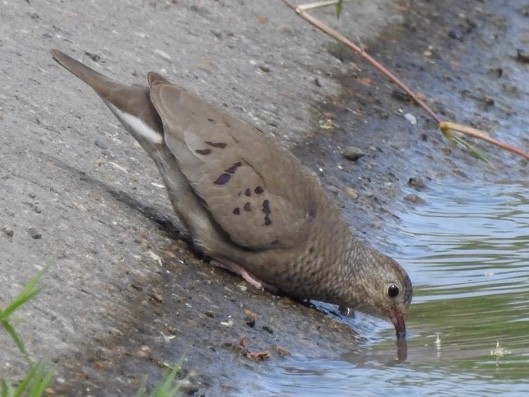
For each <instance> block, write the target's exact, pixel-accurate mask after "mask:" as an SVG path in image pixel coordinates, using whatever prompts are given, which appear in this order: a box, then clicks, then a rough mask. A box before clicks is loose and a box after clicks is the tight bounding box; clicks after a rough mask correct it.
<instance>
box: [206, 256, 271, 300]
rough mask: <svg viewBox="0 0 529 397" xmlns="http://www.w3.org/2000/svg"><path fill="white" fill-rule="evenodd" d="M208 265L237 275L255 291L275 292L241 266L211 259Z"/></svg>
mask: <svg viewBox="0 0 529 397" xmlns="http://www.w3.org/2000/svg"><path fill="white" fill-rule="evenodd" d="M210 263H211V264H212V265H214V266H217V267H221V268H223V269H226V270H229V271H230V272H233V273H235V274H238V275H239V276H241V277H242V278H243V279H244V280H246V281H247V282H248V283H249V284H251V285H253V286H254V287H255V288H257V289H261V290H262V289H266V290H268V291H270V292H272V293H276V292H277V287H275V286H273V285H271V284H268V283H266V282H264V281H262V280H260V279H259V278H257V277H256V276H254V275H253V274H252V273H250V272H249V271H248V270H246V269H245V268H244V267H242V266H241V265H239V264H237V263H235V262H231V261H229V260H226V259H222V260H217V259H212V260H211V262H210Z"/></svg>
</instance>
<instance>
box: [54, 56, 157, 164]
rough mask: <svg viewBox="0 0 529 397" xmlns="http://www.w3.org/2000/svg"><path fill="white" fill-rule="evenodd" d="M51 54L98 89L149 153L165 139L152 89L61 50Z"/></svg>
mask: <svg viewBox="0 0 529 397" xmlns="http://www.w3.org/2000/svg"><path fill="white" fill-rule="evenodd" d="M51 54H52V56H53V59H54V60H55V61H57V62H58V63H59V64H60V65H61V66H63V67H64V68H65V69H67V70H68V71H70V72H71V73H73V74H74V75H75V76H77V77H78V78H79V79H81V80H82V81H84V82H85V83H86V84H88V85H89V86H90V87H92V88H93V89H94V91H95V92H96V93H97V94H98V95H99V96H100V97H101V99H103V101H104V102H105V104H106V105H107V106H108V107H109V108H110V110H111V111H112V113H114V114H115V115H116V117H117V118H118V119H119V121H121V123H122V124H123V125H124V126H125V127H126V128H127V130H128V131H129V132H130V133H131V134H132V136H133V137H134V138H135V139H136V140H137V141H138V142H139V143H140V145H141V146H142V147H143V148H144V149H145V150H146V151H147V152H148V153H149V154H152V153H153V151H155V150H156V145H158V144H162V143H163V142H164V140H163V125H162V120H161V119H160V115H159V114H158V112H157V111H156V109H155V108H154V106H153V104H152V101H151V97H150V88H148V87H141V86H135V85H133V86H127V85H124V84H121V83H118V82H116V81H114V80H111V79H109V78H108V77H106V76H104V75H102V74H101V73H99V72H96V71H95V70H93V69H91V68H89V67H88V66H86V65H84V64H82V63H81V62H79V61H76V60H75V59H73V58H72V57H70V56H68V55H66V54H64V53H63V52H61V51H59V50H56V49H53V50H51ZM152 76H153V77H152V79H153V80H154V79H155V80H156V83H157V84H158V83H162V82H164V81H165V82H167V80H165V79H164V78H163V77H162V76H159V75H156V74H152ZM156 76H157V77H156ZM149 83H150V84H151V78H150V79H149Z"/></svg>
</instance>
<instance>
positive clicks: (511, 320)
mask: <svg viewBox="0 0 529 397" xmlns="http://www.w3.org/2000/svg"><path fill="white" fill-rule="evenodd" d="M449 185H450V184H449V183H446V182H445V183H443V186H440V187H439V189H438V190H436V188H435V187H430V189H429V190H428V191H426V192H423V193H422V198H423V199H424V200H425V202H426V204H425V205H423V206H418V207H417V208H415V209H414V210H412V211H410V212H409V213H406V214H401V215H400V218H401V219H402V222H401V223H400V224H399V225H395V226H394V227H395V228H397V227H398V228H399V230H388V231H387V232H386V235H387V236H392V238H393V241H390V244H391V246H392V247H400V251H398V252H397V254H396V255H395V257H396V259H398V260H399V261H400V262H401V263H402V264H403V265H404V266H405V268H406V269H407V271H408V272H409V273H410V276H411V278H412V280H413V281H414V291H415V295H414V301H413V303H412V306H411V312H410V316H409V318H408V342H407V346H406V345H405V344H404V345H401V346H398V345H397V346H395V337H394V333H393V330H392V329H391V328H390V327H388V326H387V324H386V323H385V322H384V321H382V320H377V319H374V318H373V317H370V316H363V315H361V314H357V315H356V316H355V318H353V319H346V318H342V321H346V322H351V323H352V326H353V327H354V328H355V329H357V330H358V331H359V333H361V334H362V335H367V336H366V339H365V340H364V345H363V346H360V349H359V350H360V351H358V350H357V351H355V352H351V353H350V354H346V355H344V356H343V357H341V360H327V359H325V358H322V357H310V354H307V356H308V357H307V356H303V357H290V358H288V359H286V360H285V361H283V362H280V363H278V367H277V368H276V370H275V371H274V372H273V374H270V373H267V374H266V376H264V375H263V377H259V376H257V378H256V379H255V380H254V381H252V382H250V383H249V384H248V385H246V387H247V388H246V389H245V390H243V391H242V394H241V395H246V394H249V393H250V392H255V391H256V390H259V391H261V392H262V393H260V394H262V395H267V396H287V395H288V396H326V395H329V396H349V395H362V396H380V395H386V394H387V395H392V396H398V395H402V396H425V395H435V396H436V397H437V396H439V395H446V396H452V395H465V396H495V395H497V394H502V395H504V394H505V393H508V394H509V395H520V396H525V395H527V390H528V389H527V387H528V386H527V381H528V379H529V341H528V339H527V336H528V335H529V194H526V192H527V191H528V189H527V188H528V187H529V186H522V185H516V184H514V185H513V184H510V185H492V186H466V187H465V186H461V185H459V186H457V188H454V189H453V190H450V188H447V186H449ZM318 306H320V305H319V304H318ZM319 308H320V309H322V308H323V309H325V307H324V306H321V307H319ZM377 330H378V331H377ZM369 335H373V336H372V337H370V336H369ZM397 343H398V342H397ZM406 355H407V359H405V357H406ZM403 358H404V360H402V359H403Z"/></svg>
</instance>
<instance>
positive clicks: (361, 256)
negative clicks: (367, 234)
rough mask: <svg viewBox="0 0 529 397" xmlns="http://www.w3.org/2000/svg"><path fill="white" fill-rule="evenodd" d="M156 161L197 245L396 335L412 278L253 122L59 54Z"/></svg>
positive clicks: (263, 279)
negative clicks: (382, 322) (387, 325)
mask: <svg viewBox="0 0 529 397" xmlns="http://www.w3.org/2000/svg"><path fill="white" fill-rule="evenodd" d="M52 55H53V58H54V59H55V60H56V61H57V62H58V63H59V64H61V65H62V66H64V67H65V68H66V69H68V70H69V71H70V72H72V73H73V74H74V75H76V76H77V77H78V78H80V79H81V80H83V81H84V82H85V83H87V84H88V85H89V86H90V87H92V88H93V89H94V90H95V92H96V93H97V94H98V95H99V96H100V97H101V99H102V100H103V101H104V102H105V104H106V105H107V106H108V107H109V108H110V110H111V111H112V113H114V115H115V116H116V117H117V118H118V119H119V121H120V122H121V123H122V124H123V125H124V126H125V128H126V129H127V131H128V132H129V133H130V134H131V135H132V136H133V137H134V138H135V139H136V140H137V141H138V142H139V144H140V145H141V146H142V147H143V148H144V149H145V150H146V151H147V153H148V154H149V156H150V157H151V158H152V159H153V160H154V162H155V163H156V166H157V167H158V170H159V171H160V174H161V176H162V179H163V182H164V184H165V187H166V189H167V193H168V195H169V199H170V200H171V204H172V205H173V208H174V210H175V212H176V214H177V215H178V217H179V218H180V219H181V220H182V221H183V223H184V224H185V226H186V227H187V228H188V231H189V233H190V235H191V237H192V238H193V242H194V244H195V245H196V247H199V248H200V249H201V250H203V251H204V253H206V254H207V256H209V257H210V258H212V263H214V264H216V265H218V266H221V267H223V268H226V269H229V270H231V271H232V272H235V273H237V274H239V275H241V276H242V277H244V279H245V280H247V281H248V282H249V283H251V284H253V285H255V286H257V287H260V288H266V289H268V290H270V291H273V292H275V291H278V292H281V293H284V294H286V295H289V296H291V297H293V298H296V299H315V300H320V301H325V302H329V303H334V304H338V305H340V306H342V307H348V308H352V309H354V310H360V311H362V312H365V313H369V314H373V315H376V316H380V317H383V318H386V319H389V320H390V321H391V322H392V323H393V325H394V326H395V330H396V333H397V337H398V338H402V337H404V336H405V333H406V327H405V323H404V316H405V313H406V310H407V308H408V306H409V304H410V302H411V298H412V286H411V281H410V279H409V277H408V275H407V274H406V272H405V271H404V269H402V267H401V266H400V265H399V264H398V263H397V262H395V261H394V260H393V259H391V258H389V257H387V256H385V255H383V254H381V253H379V252H377V251H375V250H373V249H372V248H370V247H369V246H368V245H366V244H365V243H364V242H362V241H361V240H358V239H357V238H356V237H354V235H353V234H352V233H351V231H350V230H349V228H348V226H347V224H346V222H345V220H344V219H343V217H342V215H341V213H340V211H339V210H338V208H337V207H336V205H335V204H334V203H332V202H331V201H330V200H329V199H328V198H327V196H326V195H325V193H324V191H323V189H322V187H321V186H320V184H319V183H318V181H317V180H316V179H315V177H314V176H312V175H311V174H310V173H309V172H308V171H307V170H306V169H305V168H304V167H303V165H302V164H301V163H300V161H299V160H298V159H297V158H295V157H294V156H293V155H292V154H290V153H289V152H288V151H286V150H285V149H283V148H282V147H281V146H280V145H278V144H277V143H276V142H274V141H273V140H271V139H270V138H268V137H266V136H265V134H263V133H262V132H261V131H259V130H258V129H257V128H255V127H253V126H252V125H250V124H248V123H246V122H244V121H241V120H238V119H236V118H234V117H233V116H231V115H229V114H228V113H226V112H225V111H223V110H220V109H219V108H216V107H214V106H212V105H209V104H208V103H206V102H205V101H203V100H202V99H200V98H198V97H197V96H195V95H193V94H191V93H190V92H188V91H186V90H184V89H183V88H180V87H178V86H175V85H173V84H171V83H170V82H169V81H167V80H166V79H165V78H164V77H162V76H161V75H159V74H157V73H152V72H151V73H149V74H148V75H147V81H148V84H149V86H148V87H143V86H136V85H133V86H126V85H123V84H120V83H117V82H115V81H112V80H110V79H108V78H107V77H105V76H103V75H101V74H99V73H98V72H96V71H94V70H92V69H90V68H88V67H87V66H85V65H83V64H81V63H79V62H78V61H76V60H74V59H73V58H71V57H69V56H67V55H65V54H63V53H62V52H60V51H58V50H52Z"/></svg>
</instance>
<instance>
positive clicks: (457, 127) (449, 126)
mask: <svg viewBox="0 0 529 397" xmlns="http://www.w3.org/2000/svg"><path fill="white" fill-rule="evenodd" d="M336 2H337V1H336V0H327V1H318V2H314V3H310V4H304V5H299V6H296V5H293V4H291V3H290V2H289V1H288V0H283V3H285V5H286V6H287V7H289V8H290V9H292V10H293V11H294V12H295V13H296V14H297V15H299V16H300V17H301V18H303V19H304V20H305V21H307V22H309V23H310V24H311V25H313V26H314V27H316V28H318V29H319V30H321V31H322V32H324V33H325V34H327V35H329V36H331V37H333V38H334V39H336V40H338V41H339V42H340V43H342V44H344V45H345V46H347V47H348V48H350V49H351V50H352V51H353V52H355V53H357V54H358V55H360V56H361V57H362V58H363V59H364V60H365V61H366V62H368V63H369V64H370V65H372V66H373V67H374V68H375V69H377V70H378V71H380V72H381V73H382V74H383V75H385V76H386V77H387V78H388V79H389V80H390V81H391V82H393V83H394V84H395V85H397V86H398V87H399V88H400V89H401V90H403V91H404V92H405V93H406V94H408V95H409V96H410V98H412V100H413V101H414V102H415V103H416V104H417V105H419V106H420V107H422V108H423V109H424V110H425V111H426V113H428V114H429V115H430V117H431V118H432V119H434V120H435V121H436V123H437V124H438V127H439V129H440V130H441V132H442V133H443V135H445V136H446V137H448V138H453V137H451V132H453V131H455V132H460V133H462V134H465V135H469V136H473V137H475V138H478V139H481V140H483V141H485V142H488V143H491V144H493V145H496V146H498V147H500V148H502V149H504V150H507V151H509V152H511V153H514V154H517V155H519V156H522V157H524V158H525V159H528V160H529V153H527V152H525V151H523V150H521V149H519V148H517V147H515V146H513V145H510V144H508V143H504V142H501V141H498V140H496V139H494V138H491V137H490V136H489V135H487V134H486V133H485V132H483V131H480V130H477V129H475V128H471V127H468V126H465V125H461V124H457V123H454V122H451V121H443V120H442V119H441V117H439V116H438V115H437V114H436V113H435V112H434V111H433V110H432V109H431V108H430V107H429V106H428V105H427V104H426V103H425V102H424V101H423V100H422V99H421V98H420V97H419V96H418V95H417V94H416V93H415V92H414V91H412V90H411V89H410V88H408V86H407V85H406V84H404V83H403V82H402V81H401V80H400V79H399V78H398V77H397V76H395V75H394V74H393V73H391V72H390V71H389V70H388V69H386V68H385V67H384V66H383V65H382V64H380V63H379V62H378V61H377V60H376V59H374V58H373V57H372V56H371V55H369V54H368V53H367V52H365V51H364V49H363V48H361V47H360V46H358V45H356V44H355V43H353V42H352V41H351V40H349V39H348V38H347V37H345V36H344V35H342V34H341V33H339V32H338V31H336V30H335V29H333V28H331V27H330V26H328V25H326V24H324V23H323V22H321V21H320V20H319V19H317V18H315V17H313V16H312V15H310V14H309V13H308V12H306V10H309V9H314V8H319V7H324V6H329V5H333V4H336Z"/></svg>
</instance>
